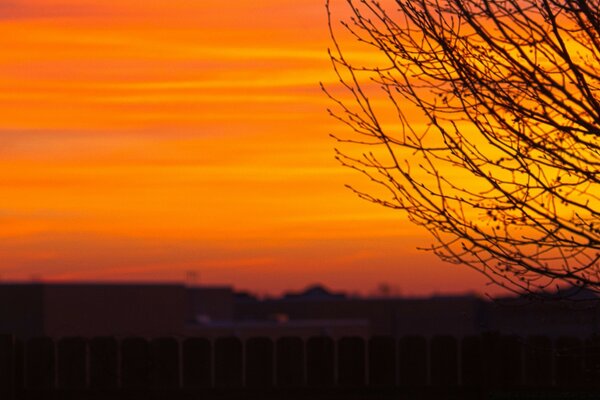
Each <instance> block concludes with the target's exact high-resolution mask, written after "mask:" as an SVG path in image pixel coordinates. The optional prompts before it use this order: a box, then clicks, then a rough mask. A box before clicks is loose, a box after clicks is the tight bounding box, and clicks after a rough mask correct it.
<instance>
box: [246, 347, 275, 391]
mask: <svg viewBox="0 0 600 400" xmlns="http://www.w3.org/2000/svg"><path fill="white" fill-rule="evenodd" d="M273 347H274V346H273V341H272V340H271V339H269V338H266V337H254V338H250V339H248V340H247V341H246V362H245V364H246V386H247V387H249V388H260V389H267V388H270V387H272V386H273V371H274V367H273V353H274V352H273Z"/></svg>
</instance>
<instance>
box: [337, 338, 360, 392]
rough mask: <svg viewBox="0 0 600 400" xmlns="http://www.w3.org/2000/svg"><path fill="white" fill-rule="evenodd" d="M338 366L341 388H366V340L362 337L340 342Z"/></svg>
mask: <svg viewBox="0 0 600 400" xmlns="http://www.w3.org/2000/svg"><path fill="white" fill-rule="evenodd" d="M337 365H338V384H339V385H340V386H345V387H357V386H358V387H362V386H365V383H366V377H365V340H364V339H363V338H360V337H343V338H341V339H340V340H338V363H337Z"/></svg>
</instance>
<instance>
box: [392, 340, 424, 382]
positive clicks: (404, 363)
mask: <svg viewBox="0 0 600 400" xmlns="http://www.w3.org/2000/svg"><path fill="white" fill-rule="evenodd" d="M398 373H399V376H398V382H399V384H400V385H402V386H426V385H427V384H428V379H427V340H426V339H425V337H423V336H413V335H411V336H404V337H402V338H400V340H399V342H398Z"/></svg>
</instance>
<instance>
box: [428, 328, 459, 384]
mask: <svg viewBox="0 0 600 400" xmlns="http://www.w3.org/2000/svg"><path fill="white" fill-rule="evenodd" d="M430 346H431V349H430V365H431V384H432V385H433V386H456V385H458V346H457V343H456V339H455V338H453V337H452V336H434V337H433V338H432V339H431V343H430Z"/></svg>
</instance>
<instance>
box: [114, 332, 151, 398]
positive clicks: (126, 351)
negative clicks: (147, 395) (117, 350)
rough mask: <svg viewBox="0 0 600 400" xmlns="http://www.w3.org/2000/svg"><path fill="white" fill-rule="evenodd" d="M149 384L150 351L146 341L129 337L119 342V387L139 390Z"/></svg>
mask: <svg viewBox="0 0 600 400" xmlns="http://www.w3.org/2000/svg"><path fill="white" fill-rule="evenodd" d="M149 384H150V349H149V345H148V341H147V340H146V339H143V338H140V337H129V338H126V339H123V341H122V342H121V386H122V387H123V388H126V389H141V388H145V387H148V386H149Z"/></svg>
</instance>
